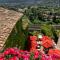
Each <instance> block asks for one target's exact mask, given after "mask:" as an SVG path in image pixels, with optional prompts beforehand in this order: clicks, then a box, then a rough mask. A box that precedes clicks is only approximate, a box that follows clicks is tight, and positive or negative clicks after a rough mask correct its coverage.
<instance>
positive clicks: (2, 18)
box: [0, 7, 23, 49]
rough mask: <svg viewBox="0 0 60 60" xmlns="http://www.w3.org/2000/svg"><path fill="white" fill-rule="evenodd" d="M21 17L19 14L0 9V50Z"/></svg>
mask: <svg viewBox="0 0 60 60" xmlns="http://www.w3.org/2000/svg"><path fill="white" fill-rule="evenodd" d="M22 15H23V14H22V13H20V12H16V11H13V10H8V9H5V8H2V7H0V49H1V48H2V47H3V45H4V43H5V41H6V39H7V37H8V36H9V34H10V33H11V31H12V29H13V27H14V26H15V24H16V22H17V21H18V20H19V19H20V18H21V17H22Z"/></svg>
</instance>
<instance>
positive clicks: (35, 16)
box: [24, 7, 60, 24]
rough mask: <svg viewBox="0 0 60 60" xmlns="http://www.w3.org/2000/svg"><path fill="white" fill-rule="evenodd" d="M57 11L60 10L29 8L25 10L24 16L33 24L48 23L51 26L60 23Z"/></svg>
mask: <svg viewBox="0 0 60 60" xmlns="http://www.w3.org/2000/svg"><path fill="white" fill-rule="evenodd" d="M57 11H59V9H57V10H56V9H55V8H46V7H45V8H41V7H29V8H27V9H26V10H25V12H24V14H25V15H26V16H27V17H28V18H29V20H30V21H31V22H32V23H37V22H39V21H40V22H39V23H41V22H43V23H44V22H47V21H48V23H49V24H53V23H55V24H58V23H60V21H59V20H60V19H58V18H56V16H59V13H58V12H57ZM52 16H53V17H52ZM41 24H42V23H41Z"/></svg>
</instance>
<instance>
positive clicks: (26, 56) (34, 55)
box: [0, 48, 60, 60]
mask: <svg viewBox="0 0 60 60" xmlns="http://www.w3.org/2000/svg"><path fill="white" fill-rule="evenodd" d="M0 60H60V55H57V54H52V55H51V54H50V55H47V54H44V53H43V51H34V52H28V51H23V50H19V49H17V48H8V49H6V50H5V51H4V52H3V53H0Z"/></svg>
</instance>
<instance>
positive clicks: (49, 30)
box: [41, 24, 58, 43]
mask: <svg viewBox="0 0 60 60" xmlns="http://www.w3.org/2000/svg"><path fill="white" fill-rule="evenodd" d="M41 32H42V33H43V34H44V35H47V36H49V37H51V38H53V39H54V40H55V42H56V43H57V41H58V36H57V33H56V30H55V29H54V28H53V27H52V26H51V25H47V24H43V25H42V26H41Z"/></svg>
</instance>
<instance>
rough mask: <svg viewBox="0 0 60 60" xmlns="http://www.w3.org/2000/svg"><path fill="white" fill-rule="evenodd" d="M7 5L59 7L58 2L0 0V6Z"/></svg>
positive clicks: (44, 0) (59, 3)
mask: <svg viewBox="0 0 60 60" xmlns="http://www.w3.org/2000/svg"><path fill="white" fill-rule="evenodd" d="M6 3H7V4H8V5H12V6H15V5H25V6H26V5H32V4H34V5H36V4H40V5H43V6H60V2H59V0H4V1H3V0H0V5H1V4H6Z"/></svg>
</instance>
